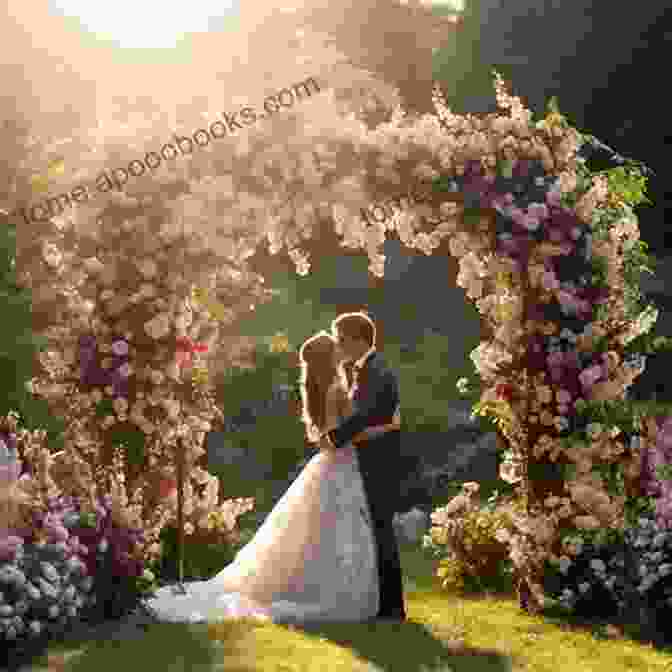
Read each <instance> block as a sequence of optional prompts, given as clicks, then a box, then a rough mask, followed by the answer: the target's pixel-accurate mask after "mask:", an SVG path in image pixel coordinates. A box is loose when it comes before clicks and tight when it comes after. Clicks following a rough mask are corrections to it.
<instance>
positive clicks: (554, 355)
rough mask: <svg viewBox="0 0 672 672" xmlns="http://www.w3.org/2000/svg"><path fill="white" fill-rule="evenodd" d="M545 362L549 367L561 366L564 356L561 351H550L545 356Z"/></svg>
mask: <svg viewBox="0 0 672 672" xmlns="http://www.w3.org/2000/svg"><path fill="white" fill-rule="evenodd" d="M546 362H547V364H548V366H549V367H550V368H553V367H561V366H562V365H563V364H564V363H565V356H564V353H562V352H551V353H550V354H549V355H548V357H546Z"/></svg>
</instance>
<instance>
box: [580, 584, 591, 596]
mask: <svg viewBox="0 0 672 672" xmlns="http://www.w3.org/2000/svg"><path fill="white" fill-rule="evenodd" d="M578 587H579V592H580V593H581V595H584V594H585V593H587V592H588V591H589V590H590V584H589V583H586V582H585V581H584V582H583V583H580V584H579V586H578Z"/></svg>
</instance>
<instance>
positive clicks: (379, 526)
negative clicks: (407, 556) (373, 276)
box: [321, 313, 406, 621]
mask: <svg viewBox="0 0 672 672" xmlns="http://www.w3.org/2000/svg"><path fill="white" fill-rule="evenodd" d="M331 332H332V335H333V336H334V338H336V340H337V341H338V346H339V348H340V350H341V352H342V354H343V356H344V361H345V362H349V363H354V368H353V375H354V379H353V386H352V389H351V397H352V405H353V413H352V415H350V416H349V417H348V418H346V419H345V420H344V421H343V422H342V423H341V424H340V425H339V426H338V427H336V428H335V429H332V430H331V431H329V432H325V433H324V434H323V435H322V437H321V439H322V441H323V442H325V443H326V447H328V448H331V449H332V450H333V449H336V450H338V449H339V448H341V447H342V446H344V445H346V444H347V443H348V442H350V440H351V439H352V438H353V437H354V436H355V435H356V434H358V433H359V432H361V431H363V430H364V429H366V428H367V427H371V426H374V425H384V424H387V423H391V422H392V419H393V416H394V413H395V410H396V408H397V406H398V404H399V385H398V383H397V378H396V376H395V375H394V373H393V372H392V371H390V370H389V369H388V368H387V367H386V366H385V362H384V361H383V359H382V357H381V356H380V354H379V353H378V352H377V351H376V348H375V342H376V327H375V325H374V323H373V321H372V320H371V318H370V317H369V316H368V315H366V314H365V313H344V314H342V315H339V316H338V317H337V318H336V319H335V320H334V321H333V322H332V324H331ZM355 448H356V449H357V458H358V461H359V468H360V472H361V474H362V481H363V483H364V490H365V492H366V496H367V500H368V503H369V509H370V511H371V518H372V519H373V523H374V535H375V539H376V549H377V557H378V581H379V584H378V585H379V591H380V607H379V609H378V614H377V618H378V619H384V620H394V621H403V620H405V618H406V613H405V610H404V596H403V586H402V578H401V563H400V561H399V549H398V547H397V540H396V536H395V532H394V527H393V524H392V520H393V517H394V507H395V504H396V500H397V498H398V497H399V483H400V480H401V473H400V465H401V436H400V432H399V431H398V430H396V431H390V432H388V433H386V434H383V435H382V436H379V437H376V438H371V439H368V440H366V441H361V442H357V443H355Z"/></svg>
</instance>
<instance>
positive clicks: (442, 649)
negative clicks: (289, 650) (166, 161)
mask: <svg viewBox="0 0 672 672" xmlns="http://www.w3.org/2000/svg"><path fill="white" fill-rule="evenodd" d="M297 630H300V631H301V632H303V633H305V634H306V635H307V636H310V637H319V638H323V639H326V640H329V641H331V642H333V643H334V644H337V645H338V646H342V647H347V648H349V649H350V650H351V651H352V652H353V654H354V655H356V656H358V657H359V658H361V659H363V660H366V661H369V663H370V664H371V665H372V672H374V670H375V672H509V671H510V670H511V662H510V659H509V658H508V657H507V656H504V655H502V654H501V653H498V652H497V651H494V650H485V649H469V648H465V649H462V650H455V649H454V648H451V646H450V645H449V644H448V643H447V642H445V641H442V640H441V639H439V638H437V637H436V636H435V635H434V634H433V633H432V632H431V629H430V628H429V627H427V626H426V625H424V624H422V623H417V622H415V621H412V620H409V621H406V622H405V623H389V622H388V623H384V622H375V621H374V622H371V623H363V624H360V625H358V627H357V628H353V626H352V623H349V624H346V623H343V624H339V623H329V624H324V623H323V624H319V625H318V624H313V625H304V626H300V627H297Z"/></svg>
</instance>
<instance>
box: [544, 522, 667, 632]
mask: <svg viewBox="0 0 672 672" xmlns="http://www.w3.org/2000/svg"><path fill="white" fill-rule="evenodd" d="M584 536H585V535H584ZM584 536H575V537H571V536H567V537H566V538H565V539H564V540H563V549H564V553H563V554H562V555H560V556H555V555H554V556H552V558H551V559H550V560H549V562H548V572H547V573H546V578H545V587H546V591H547V595H548V596H549V598H551V599H550V600H549V603H550V604H551V605H552V604H555V605H557V606H559V607H561V608H562V609H563V610H564V611H566V612H567V613H571V614H576V615H578V616H581V617H583V618H600V619H609V618H612V619H613V618H617V619H623V618H626V619H627V618H628V615H630V614H632V613H633V612H632V611H631V609H632V607H633V606H637V604H639V605H640V607H641V609H643V611H641V612H639V613H637V614H636V618H638V619H642V618H646V620H649V619H651V620H652V621H654V622H657V627H661V626H662V627H663V628H664V629H665V630H666V633H667V635H666V636H667V639H668V641H669V637H670V635H672V629H670V627H669V616H671V615H672V533H670V531H669V530H667V529H664V528H662V527H660V526H659V525H657V524H656V522H655V520H654V518H653V516H652V515H645V516H642V517H640V518H639V519H638V521H637V522H636V524H634V525H633V526H632V527H628V528H627V529H626V530H625V532H624V533H622V534H621V533H618V532H614V531H601V532H600V533H598V534H595V535H592V536H588V538H584ZM633 603H635V604H634V605H633ZM647 612H648V616H643V614H646V613H647ZM666 624H667V625H666Z"/></svg>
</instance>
